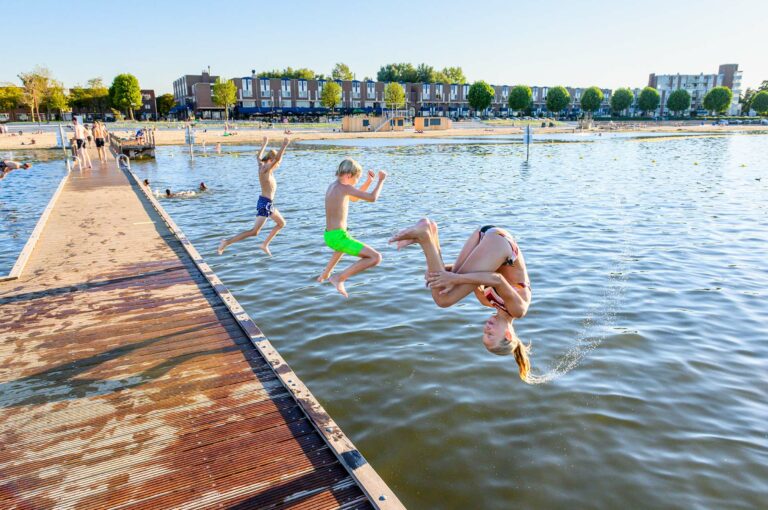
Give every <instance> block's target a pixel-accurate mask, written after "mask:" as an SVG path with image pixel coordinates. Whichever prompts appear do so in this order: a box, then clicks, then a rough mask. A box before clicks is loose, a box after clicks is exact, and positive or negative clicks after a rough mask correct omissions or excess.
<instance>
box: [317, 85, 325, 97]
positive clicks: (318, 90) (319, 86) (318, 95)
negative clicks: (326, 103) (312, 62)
mask: <svg viewBox="0 0 768 510" xmlns="http://www.w3.org/2000/svg"><path fill="white" fill-rule="evenodd" d="M324 85H325V80H317V98H318V99H320V94H322V93H323V86H324Z"/></svg>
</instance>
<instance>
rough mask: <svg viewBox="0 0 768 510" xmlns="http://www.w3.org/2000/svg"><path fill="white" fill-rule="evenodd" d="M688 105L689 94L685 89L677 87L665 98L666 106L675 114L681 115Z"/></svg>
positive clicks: (689, 105)
mask: <svg viewBox="0 0 768 510" xmlns="http://www.w3.org/2000/svg"><path fill="white" fill-rule="evenodd" d="M690 107H691V95H690V94H689V93H688V91H687V90H685V89H677V90H675V91H673V92H672V93H671V94H670V95H669V97H668V98H667V108H668V109H669V110H670V111H671V112H673V113H676V114H677V115H682V114H683V112H684V111H686V110H688V108H690Z"/></svg>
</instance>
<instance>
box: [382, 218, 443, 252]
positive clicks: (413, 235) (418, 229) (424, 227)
mask: <svg viewBox="0 0 768 510" xmlns="http://www.w3.org/2000/svg"><path fill="white" fill-rule="evenodd" d="M431 233H432V227H431V223H430V221H429V219H428V218H422V219H420V220H419V221H418V222H417V223H416V224H415V225H414V226H412V227H410V228H406V229H405V230H401V231H400V232H398V233H397V234H395V235H393V236H392V237H391V238H390V239H389V242H390V243H397V249H398V250H399V249H400V248H402V247H404V246H408V245H409V244H413V243H418V242H420V241H423V240H425V239H427V238H429V236H430V235H431Z"/></svg>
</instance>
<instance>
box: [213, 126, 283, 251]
mask: <svg viewBox="0 0 768 510" xmlns="http://www.w3.org/2000/svg"><path fill="white" fill-rule="evenodd" d="M267 142H268V140H267V137H266V136H265V137H264V143H263V144H262V146H261V150H259V155H258V164H259V184H260V185H261V195H260V196H259V201H258V202H257V203H256V223H254V225H253V228H252V229H250V230H246V231H245V232H241V233H239V234H237V235H236V236H234V237H231V238H229V239H223V240H222V241H221V243H219V249H218V250H217V252H218V254H219V255H221V254H222V253H224V250H225V249H226V248H227V246H229V245H231V244H232V243H236V242H238V241H242V240H243V239H246V238H248V237H251V236H255V235H258V234H259V232H260V231H261V228H262V227H263V226H264V223H266V221H267V218H272V221H274V222H275V226H274V227H273V228H272V231H271V232H270V233H269V235H268V236H267V238H266V239H265V240H264V242H263V243H261V246H259V247H260V248H261V249H262V250H264V252H265V253H266V254H267V255H270V256H271V255H272V252H271V251H269V243H270V242H272V239H274V238H275V236H276V235H277V233H278V232H280V229H282V228H283V227H284V226H285V219H284V218H283V216H282V215H281V214H280V212H279V211H278V210H277V208H276V207H275V206H274V202H273V201H274V199H275V192H276V191H277V181H276V180H275V175H274V172H275V170H277V168H278V167H279V166H280V163H282V161H283V155H284V154H285V149H287V148H288V145H289V144H290V143H291V140H290V139H289V138H285V139H284V140H283V145H282V147H280V151H279V152H275V150H274V149H271V150H270V151H269V152H268V153H267V155H266V156H265V155H264V151H265V149H266V148H267Z"/></svg>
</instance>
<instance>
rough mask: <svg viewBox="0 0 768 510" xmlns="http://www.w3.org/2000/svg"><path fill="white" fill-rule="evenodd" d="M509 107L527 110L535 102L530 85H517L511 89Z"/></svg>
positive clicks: (516, 109)
mask: <svg viewBox="0 0 768 510" xmlns="http://www.w3.org/2000/svg"><path fill="white" fill-rule="evenodd" d="M508 102H509V108H510V109H512V110H514V111H516V112H519V111H522V110H525V109H526V108H528V107H529V106H531V103H532V102H533V92H531V87H529V86H528V85H515V86H514V87H512V90H510V91H509V99H508Z"/></svg>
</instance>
